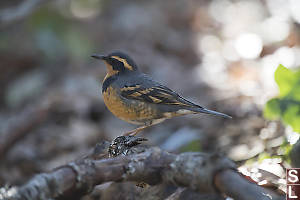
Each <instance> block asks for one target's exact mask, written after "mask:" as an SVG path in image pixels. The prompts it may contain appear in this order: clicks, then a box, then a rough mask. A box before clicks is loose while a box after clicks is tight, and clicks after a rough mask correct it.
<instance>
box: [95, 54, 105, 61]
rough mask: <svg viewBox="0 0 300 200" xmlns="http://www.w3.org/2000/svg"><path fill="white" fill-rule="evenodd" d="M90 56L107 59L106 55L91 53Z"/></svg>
mask: <svg viewBox="0 0 300 200" xmlns="http://www.w3.org/2000/svg"><path fill="white" fill-rule="evenodd" d="M91 57H93V58H95V59H100V60H106V59H107V56H104V55H98V54H93V55H91Z"/></svg>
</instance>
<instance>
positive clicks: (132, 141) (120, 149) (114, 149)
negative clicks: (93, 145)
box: [108, 135, 147, 157]
mask: <svg viewBox="0 0 300 200" xmlns="http://www.w3.org/2000/svg"><path fill="white" fill-rule="evenodd" d="M144 141H147V139H146V138H140V137H135V136H132V135H127V136H124V135H122V136H119V137H117V138H116V139H114V140H113V141H112V143H111V144H110V146H109V148H108V155H109V157H116V156H118V155H120V154H123V155H127V154H128V151H129V150H130V149H131V148H132V147H134V146H137V145H139V144H141V142H144Z"/></svg>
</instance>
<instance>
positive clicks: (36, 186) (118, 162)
mask: <svg viewBox="0 0 300 200" xmlns="http://www.w3.org/2000/svg"><path fill="white" fill-rule="evenodd" d="M120 138H121V139H122V140H121V141H123V144H126V145H128V143H126V142H125V143H124V140H127V141H129V140H130V141H131V142H130V144H132V138H127V137H125V136H120V137H118V138H117V139H120ZM137 141H140V140H139V139H137ZM103 145H107V143H104V144H103ZM103 145H100V146H99V145H98V147H96V149H95V150H94V152H93V153H91V154H89V155H87V156H85V157H84V158H81V159H78V160H77V161H75V162H72V163H69V164H67V165H65V166H61V167H59V168H57V169H54V170H53V171H52V172H49V173H43V174H39V175H36V176H35V177H33V178H32V179H31V180H30V181H29V182H28V183H26V184H25V185H23V186H21V187H14V188H10V189H6V190H5V191H4V192H2V198H4V199H8V200H12V199H13V200H19V199H22V200H27V199H31V200H39V199H48V198H55V197H58V196H62V195H65V194H67V193H68V192H70V191H72V193H74V192H76V191H78V190H81V191H82V190H84V191H85V193H87V192H88V191H90V190H91V189H92V188H93V187H94V186H96V185H99V184H102V183H105V182H109V181H115V182H119V181H136V182H146V183H148V184H150V185H157V184H160V183H167V184H173V185H175V186H178V187H188V188H190V189H193V190H195V191H198V192H210V193H217V192H221V193H223V194H225V195H227V196H230V197H234V198H237V199H240V200H250V199H261V200H269V199H271V195H272V197H273V199H274V198H275V197H277V195H274V194H271V193H270V192H269V191H267V190H265V189H264V188H261V187H259V186H257V185H255V184H253V183H250V182H248V181H247V180H245V179H244V178H243V177H242V176H240V175H239V174H238V173H237V172H236V170H235V165H234V163H233V162H232V161H230V160H229V159H227V158H224V157H222V156H220V155H219V154H204V153H191V152H189V153H182V154H179V155H175V154H171V153H168V152H166V151H163V150H161V149H159V148H158V147H151V148H148V147H144V146H142V145H139V146H134V147H129V146H128V148H127V149H126V154H127V155H126V156H117V157H113V158H104V159H99V157H97V155H101V156H100V158H103V152H105V151H107V150H105V148H100V147H102V146H103ZM112 146H113V147H112ZM111 148H114V149H115V148H117V149H119V145H117V144H116V143H115V142H113V143H112V145H110V150H111ZM245 188H246V189H245ZM2 191H3V190H2ZM0 199H1V194H0Z"/></svg>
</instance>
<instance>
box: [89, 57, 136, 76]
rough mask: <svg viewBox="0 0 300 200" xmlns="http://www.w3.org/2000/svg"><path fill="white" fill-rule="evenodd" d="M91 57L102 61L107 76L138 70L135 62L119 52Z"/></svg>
mask: <svg viewBox="0 0 300 200" xmlns="http://www.w3.org/2000/svg"><path fill="white" fill-rule="evenodd" d="M92 57H93V58H96V59H100V60H103V61H104V63H105V65H106V68H107V72H108V74H109V75H113V74H117V73H120V74H121V73H125V72H133V71H137V70H138V68H137V65H136V64H135V62H134V61H133V60H132V59H131V58H130V57H129V56H128V55H127V54H125V53H122V52H120V51H115V52H112V53H110V54H108V55H98V54H94V55H92Z"/></svg>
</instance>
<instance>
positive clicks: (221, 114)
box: [191, 107, 232, 119]
mask: <svg viewBox="0 0 300 200" xmlns="http://www.w3.org/2000/svg"><path fill="white" fill-rule="evenodd" d="M191 110H192V111H195V112H197V113H206V114H211V115H216V116H221V117H224V118H229V119H231V118H232V117H231V116H229V115H226V114H224V113H220V112H217V111H213V110H209V109H206V108H202V107H194V108H193V109H191Z"/></svg>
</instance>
